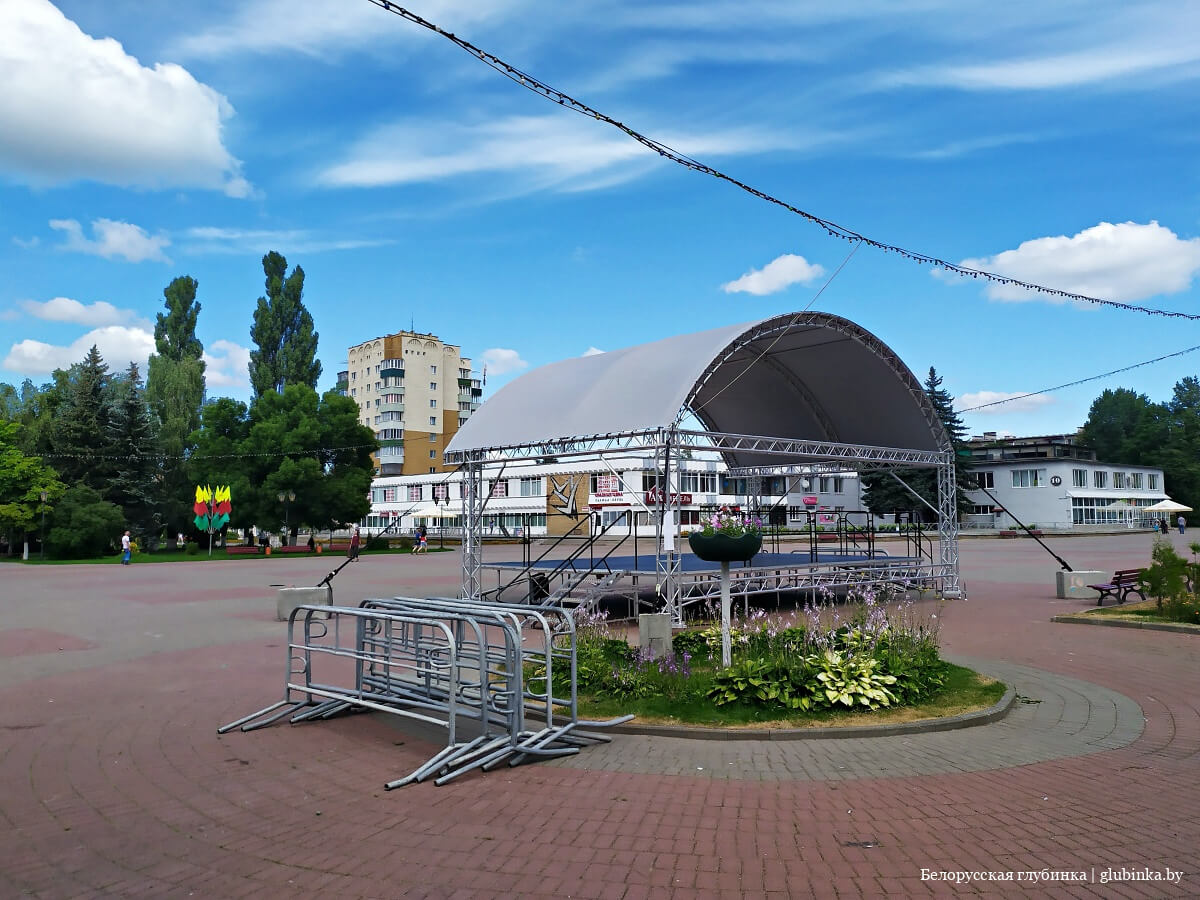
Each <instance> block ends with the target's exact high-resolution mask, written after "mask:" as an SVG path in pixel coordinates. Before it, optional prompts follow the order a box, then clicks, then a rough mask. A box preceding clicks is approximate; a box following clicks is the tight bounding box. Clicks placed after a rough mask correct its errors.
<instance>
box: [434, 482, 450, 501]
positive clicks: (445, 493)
mask: <svg viewBox="0 0 1200 900" xmlns="http://www.w3.org/2000/svg"><path fill="white" fill-rule="evenodd" d="M433 499H434V501H435V502H436V501H438V500H441V501H442V502H443V503H444V502H446V501H447V500H449V499H450V488H449V486H448V485H446V484H435V485H434V486H433Z"/></svg>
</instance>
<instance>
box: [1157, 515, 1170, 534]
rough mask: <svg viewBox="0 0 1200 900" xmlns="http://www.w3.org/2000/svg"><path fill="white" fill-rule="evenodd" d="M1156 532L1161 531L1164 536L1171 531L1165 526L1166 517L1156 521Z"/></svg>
mask: <svg viewBox="0 0 1200 900" xmlns="http://www.w3.org/2000/svg"><path fill="white" fill-rule="evenodd" d="M1158 530H1159V531H1161V532H1162V533H1163V534H1166V533H1167V532H1169V531H1170V530H1171V528H1170V526H1169V525H1167V520H1166V517H1163V518H1161V519H1159V520H1158Z"/></svg>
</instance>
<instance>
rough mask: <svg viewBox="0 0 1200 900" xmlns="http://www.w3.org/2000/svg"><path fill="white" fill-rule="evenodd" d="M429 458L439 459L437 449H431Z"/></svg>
mask: <svg viewBox="0 0 1200 900" xmlns="http://www.w3.org/2000/svg"><path fill="white" fill-rule="evenodd" d="M429 458H430V459H437V451H436V450H430V451H429Z"/></svg>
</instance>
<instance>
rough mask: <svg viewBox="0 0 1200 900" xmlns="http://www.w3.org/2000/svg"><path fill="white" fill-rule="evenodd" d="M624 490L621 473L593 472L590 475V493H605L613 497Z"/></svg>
mask: <svg viewBox="0 0 1200 900" xmlns="http://www.w3.org/2000/svg"><path fill="white" fill-rule="evenodd" d="M624 491H625V485H624V484H623V483H622V482H621V478H620V476H619V475H595V474H593V475H589V476H588V493H590V494H603V495H604V496H607V497H611V496H613V495H616V494H621V493H623V492H624Z"/></svg>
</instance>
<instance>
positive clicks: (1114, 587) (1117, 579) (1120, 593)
mask: <svg viewBox="0 0 1200 900" xmlns="http://www.w3.org/2000/svg"><path fill="white" fill-rule="evenodd" d="M1143 571H1144V570H1143V569H1117V571H1115V572H1114V573H1113V577H1112V581H1110V582H1109V583H1108V584H1089V585H1088V587H1090V588H1092V589H1093V590H1097V591H1099V592H1100V597H1099V599H1097V600H1096V605H1097V606H1100V605H1102V604H1103V603H1104V598H1105V597H1113V598H1115V599H1116V601H1117V602H1118V603H1124V602H1125V601H1126V600H1127V599H1129V595H1130V594H1137V595H1138V596H1139V597H1141V598H1142V600H1145V599H1146V595H1145V594H1143V593H1142V586H1141V584H1140V582H1139V579H1140V578H1141V575H1142V572H1143Z"/></svg>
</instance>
